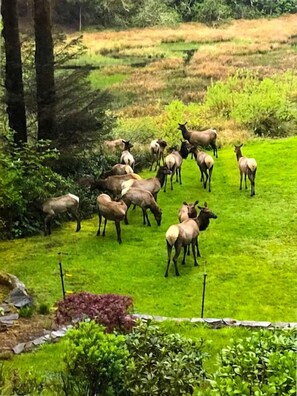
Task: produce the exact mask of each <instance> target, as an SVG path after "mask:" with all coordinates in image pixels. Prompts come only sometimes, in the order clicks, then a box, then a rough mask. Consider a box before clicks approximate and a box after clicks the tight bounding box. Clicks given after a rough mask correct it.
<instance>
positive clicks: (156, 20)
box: [131, 0, 180, 28]
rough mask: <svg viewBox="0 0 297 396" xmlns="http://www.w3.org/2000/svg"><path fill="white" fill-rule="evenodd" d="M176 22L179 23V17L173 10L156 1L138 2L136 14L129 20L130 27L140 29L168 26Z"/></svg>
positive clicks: (145, 0)
mask: <svg viewBox="0 0 297 396" xmlns="http://www.w3.org/2000/svg"><path fill="white" fill-rule="evenodd" d="M152 10H154V11H153V12H152ZM178 22H180V16H179V15H178V13H177V12H176V11H175V9H173V8H170V7H168V6H167V5H166V4H165V2H162V1H158V0H144V1H143V0H142V1H140V2H139V3H138V7H137V12H136V14H135V15H134V16H133V17H132V18H131V25H132V26H136V27H140V28H141V27H147V26H156V25H165V26H170V25H175V24H177V23H178Z"/></svg>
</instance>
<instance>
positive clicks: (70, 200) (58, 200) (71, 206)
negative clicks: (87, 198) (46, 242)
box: [41, 193, 81, 235]
mask: <svg viewBox="0 0 297 396" xmlns="http://www.w3.org/2000/svg"><path fill="white" fill-rule="evenodd" d="M41 209H42V211H43V213H45V215H46V216H45V219H44V235H50V234H51V233H52V230H51V223H52V219H53V218H54V217H55V216H56V215H58V214H60V213H65V212H67V213H70V214H72V215H73V217H74V218H75V219H76V223H77V225H76V232H78V231H79V230H80V228H81V227H80V217H79V197H77V196H76V195H74V194H70V193H69V194H66V195H62V196H60V197H54V198H48V199H47V200H46V201H44V202H43V204H42V206H41Z"/></svg>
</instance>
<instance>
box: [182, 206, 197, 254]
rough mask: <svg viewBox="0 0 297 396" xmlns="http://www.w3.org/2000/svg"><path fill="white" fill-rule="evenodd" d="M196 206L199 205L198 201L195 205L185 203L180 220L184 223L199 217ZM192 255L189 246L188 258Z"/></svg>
mask: <svg viewBox="0 0 297 396" xmlns="http://www.w3.org/2000/svg"><path fill="white" fill-rule="evenodd" d="M196 205H198V200H197V201H195V202H194V203H192V204H191V203H190V204H188V203H187V202H184V203H183V206H182V207H181V208H180V209H179V211H178V220H179V222H180V223H182V222H183V221H185V220H188V219H193V218H195V217H197V215H198V213H197V209H196ZM189 255H190V245H189V246H188V256H189Z"/></svg>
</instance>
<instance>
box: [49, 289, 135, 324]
mask: <svg viewBox="0 0 297 396" xmlns="http://www.w3.org/2000/svg"><path fill="white" fill-rule="evenodd" d="M57 306H58V309H57V311H56V322H57V324H58V325H62V324H68V323H71V322H72V321H77V320H84V319H86V318H89V319H92V320H95V321H96V322H97V323H99V324H101V325H103V326H105V327H106V330H107V331H108V332H111V331H113V330H114V329H116V330H120V331H123V332H126V331H128V330H130V329H131V328H132V327H133V326H134V323H135V319H134V318H133V316H132V315H130V314H129V311H130V310H131V309H132V306H133V300H132V298H131V297H129V296H121V295H118V294H91V293H86V292H80V293H74V294H70V295H68V296H66V297H65V299H64V300H61V301H59V302H58V304H57Z"/></svg>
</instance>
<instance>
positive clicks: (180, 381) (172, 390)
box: [125, 323, 206, 396]
mask: <svg viewBox="0 0 297 396" xmlns="http://www.w3.org/2000/svg"><path fill="white" fill-rule="evenodd" d="M126 345H127V348H128V350H129V353H130V359H132V364H131V365H130V366H129V370H127V371H126V375H125V378H126V381H125V384H126V391H127V394H128V395H150V396H154V395H156V396H159V395H162V396H166V395H168V396H172V395H175V396H178V395H185V394H193V391H194V388H195V387H197V386H199V384H200V382H201V381H202V380H203V377H204V370H203V359H204V358H205V357H206V353H204V352H202V340H201V342H200V344H199V343H197V342H195V341H193V340H191V339H185V338H183V337H181V336H180V335H179V334H166V333H165V332H164V331H162V330H161V329H160V328H159V327H158V326H153V325H147V324H145V323H141V324H140V325H139V326H137V327H136V328H134V329H133V331H132V332H131V333H130V334H128V335H126Z"/></svg>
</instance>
